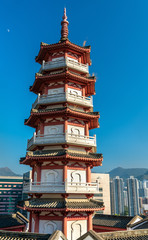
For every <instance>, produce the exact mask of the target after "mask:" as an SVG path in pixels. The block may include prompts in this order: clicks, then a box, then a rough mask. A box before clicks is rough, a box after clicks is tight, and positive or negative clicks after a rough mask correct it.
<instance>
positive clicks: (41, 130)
mask: <svg viewBox="0 0 148 240" xmlns="http://www.w3.org/2000/svg"><path fill="white" fill-rule="evenodd" d="M40 134H44V123H43V122H41V123H40Z"/></svg>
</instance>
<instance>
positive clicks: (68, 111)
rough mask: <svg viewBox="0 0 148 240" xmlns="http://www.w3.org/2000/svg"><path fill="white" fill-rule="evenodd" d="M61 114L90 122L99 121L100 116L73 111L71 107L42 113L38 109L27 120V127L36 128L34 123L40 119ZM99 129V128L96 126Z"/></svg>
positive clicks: (95, 113)
mask: <svg viewBox="0 0 148 240" xmlns="http://www.w3.org/2000/svg"><path fill="white" fill-rule="evenodd" d="M59 114H60V115H61V117H62V116H65V114H66V115H67V116H74V117H80V118H81V119H84V120H85V119H88V120H93V119H97V120H98V119H99V117H100V114H99V112H91V113H89V112H88V113H86V112H80V111H75V110H72V109H71V108H69V107H63V108H56V109H46V110H42V111H38V110H37V109H33V111H32V112H31V115H30V117H29V118H28V119H26V120H25V125H27V126H30V127H34V121H36V120H37V119H38V117H41V116H42V117H44V116H48V117H52V116H57V115H58V116H59ZM96 127H97V126H96Z"/></svg>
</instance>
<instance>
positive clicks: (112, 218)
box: [93, 214, 133, 229]
mask: <svg viewBox="0 0 148 240" xmlns="http://www.w3.org/2000/svg"><path fill="white" fill-rule="evenodd" d="M132 219H133V217H130V216H117V215H107V214H95V216H94V218H93V225H97V226H105V227H113V228H124V229H126V226H127V224H128V223H129V222H130V221H131V220H132Z"/></svg>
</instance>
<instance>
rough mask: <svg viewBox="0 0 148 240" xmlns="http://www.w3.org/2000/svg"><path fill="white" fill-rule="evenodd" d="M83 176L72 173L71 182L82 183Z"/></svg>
mask: <svg viewBox="0 0 148 240" xmlns="http://www.w3.org/2000/svg"><path fill="white" fill-rule="evenodd" d="M81 180H82V179H81V174H80V173H78V172H76V171H74V172H72V173H71V182H73V183H81Z"/></svg>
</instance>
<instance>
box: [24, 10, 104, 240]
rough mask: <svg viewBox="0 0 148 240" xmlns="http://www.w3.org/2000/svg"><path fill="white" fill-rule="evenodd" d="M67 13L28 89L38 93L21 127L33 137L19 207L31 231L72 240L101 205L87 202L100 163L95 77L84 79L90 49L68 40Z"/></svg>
mask: <svg viewBox="0 0 148 240" xmlns="http://www.w3.org/2000/svg"><path fill="white" fill-rule="evenodd" d="M68 24H69V23H68V21H67V16H66V9H65V10H64V16H63V20H62V22H61V25H62V29H61V39H60V41H59V42H58V43H56V44H45V43H41V48H40V51H39V54H38V56H37V57H36V62H38V63H40V64H41V68H40V70H39V73H37V74H36V77H35V81H34V83H33V85H32V86H31V87H30V91H32V92H34V93H35V94H37V99H36V101H35V102H34V103H33V105H32V109H31V114H30V117H29V118H28V119H26V120H25V125H28V126H30V127H33V128H34V129H35V133H34V135H33V137H32V138H31V139H30V140H28V145H27V154H26V157H24V158H22V159H21V160H20V163H21V164H26V165H30V166H31V167H32V179H31V182H30V183H26V184H25V185H24V192H26V193H28V194H29V195H30V197H31V198H30V199H27V200H26V201H24V202H23V203H20V208H21V209H26V210H27V211H28V212H30V228H29V231H30V232H39V233H49V234H52V233H53V232H54V231H55V230H56V229H58V230H62V231H63V233H64V234H65V236H66V237H67V238H68V239H69V240H75V239H77V238H78V237H79V236H81V235H83V234H84V233H85V232H87V231H89V230H91V229H92V216H93V214H94V212H95V211H102V210H103V209H104V206H103V203H102V202H101V201H100V202H99V201H96V200H94V199H92V197H93V195H94V193H99V184H98V183H92V182H91V168H92V167H93V166H100V165H101V164H102V154H98V153H96V136H90V135H89V130H90V129H94V128H97V127H99V124H98V119H99V113H98V112H93V101H92V95H93V94H95V81H96V78H95V76H90V75H89V69H88V67H89V65H90V64H91V60H90V47H89V46H84V47H81V46H78V45H76V44H73V43H71V42H70V41H69V40H68Z"/></svg>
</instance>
